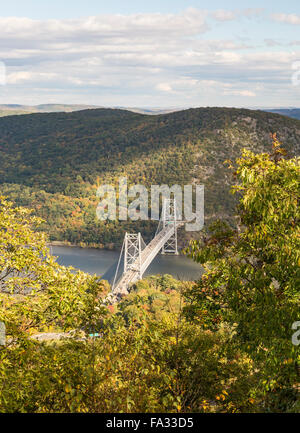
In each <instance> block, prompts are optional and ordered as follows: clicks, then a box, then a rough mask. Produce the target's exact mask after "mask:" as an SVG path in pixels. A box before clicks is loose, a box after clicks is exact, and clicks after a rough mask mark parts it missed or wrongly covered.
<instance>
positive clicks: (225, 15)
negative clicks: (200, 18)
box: [211, 9, 238, 21]
mask: <svg viewBox="0 0 300 433" xmlns="http://www.w3.org/2000/svg"><path fill="white" fill-rule="evenodd" d="M211 16H212V17H213V18H214V19H215V20H217V21H232V20H235V19H236V18H237V16H238V13H237V12H233V11H228V10H226V11H225V10H223V9H219V10H217V11H215V12H213V13H212V14H211Z"/></svg>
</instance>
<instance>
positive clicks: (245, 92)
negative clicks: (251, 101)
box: [224, 90, 256, 97]
mask: <svg viewBox="0 0 300 433" xmlns="http://www.w3.org/2000/svg"><path fill="white" fill-rule="evenodd" d="M224 95H232V96H246V97H248V96H250V97H253V96H256V93H254V92H252V91H251V90H224Z"/></svg>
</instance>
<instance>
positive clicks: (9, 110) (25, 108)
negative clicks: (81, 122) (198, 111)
mask: <svg viewBox="0 0 300 433" xmlns="http://www.w3.org/2000/svg"><path fill="white" fill-rule="evenodd" d="M95 108H104V107H101V106H98V105H80V104H73V105H72V104H40V105H19V104H0V117H4V116H14V115H20V114H33V113H60V112H65V113H70V112H72V111H81V110H88V109H95ZM111 108H112V109H120V110H128V111H132V112H134V113H140V114H150V115H154V114H165V113H172V112H174V111H179V110H180V109H179V108H165V109H164V108H138V107H132V108H131V107H111Z"/></svg>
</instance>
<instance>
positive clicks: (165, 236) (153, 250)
mask: <svg viewBox="0 0 300 433" xmlns="http://www.w3.org/2000/svg"><path fill="white" fill-rule="evenodd" d="M184 223H185V221H179V222H177V223H176V229H178V228H179V227H181V226H182V225H183V224H184ZM174 230H175V228H174V224H173V223H172V225H171V226H166V227H165V228H164V229H162V230H161V231H160V232H159V233H158V234H157V235H156V236H155V237H154V238H153V239H152V241H151V242H149V244H148V245H147V246H146V247H145V248H144V249H143V251H142V252H141V275H143V274H144V272H145V271H146V269H147V268H148V266H149V265H150V263H151V262H152V260H153V259H154V257H155V256H156V255H157V254H158V253H159V251H160V250H161V249H162V247H163V246H164V244H165V243H166V242H167V241H168V240H169V239H170V238H171V237H172V236H173V234H174ZM132 268H133V269H130V270H128V271H127V272H126V273H124V274H123V275H122V277H121V279H120V281H119V282H118V283H117V285H116V286H115V287H114V289H113V292H112V293H113V294H114V295H127V294H128V286H129V284H131V283H135V282H136V281H138V280H139V278H140V272H139V258H137V260H136V261H135V262H134V263H133V264H132Z"/></svg>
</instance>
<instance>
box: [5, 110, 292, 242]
mask: <svg viewBox="0 0 300 433" xmlns="http://www.w3.org/2000/svg"><path fill="white" fill-rule="evenodd" d="M274 132H277V134H278V136H279V138H280V140H281V141H282V142H283V143H284V146H285V148H286V149H287V151H288V154H289V156H293V155H295V154H299V145H300V121H299V120H296V119H292V118H289V117H285V116H281V115H278V114H274V113H269V112H264V111H259V110H256V111H254V110H246V109H236V108H197V109H189V110H184V111H177V112H174V113H169V114H159V115H156V116H148V115H144V114H138V113H133V112H129V111H126V110H118V109H89V110H84V111H73V112H69V113H65V112H61V113H43V114H41V113H38V114H30V115H23V116H22V115H21V116H7V117H2V118H1V119H0V161H1V164H0V193H2V194H4V195H8V196H9V197H10V198H11V199H13V200H14V201H15V202H16V203H18V204H20V205H25V206H28V207H33V208H34V209H35V210H36V213H37V214H38V215H40V216H41V217H43V218H44V219H45V220H46V223H45V224H44V226H43V227H44V229H45V230H46V231H47V232H48V233H49V235H50V237H51V239H52V240H53V241H54V240H55V241H68V242H71V243H76V244H80V243H81V244H82V245H83V244H85V245H97V246H105V247H108V248H113V247H116V246H119V245H120V243H121V241H122V238H123V234H124V232H125V231H129V232H134V231H137V230H138V231H139V230H141V231H142V233H143V236H144V237H145V240H148V239H150V237H151V236H152V234H153V231H155V228H156V227H155V226H156V224H155V223H151V222H143V223H140V222H131V221H128V222H122V223H119V222H115V221H113V222H110V221H109V222H99V221H97V220H96V218H95V210H96V206H97V197H96V190H97V187H98V186H99V185H101V184H114V185H117V183H118V179H119V177H121V176H127V177H128V182H129V184H133V183H139V184H143V185H145V186H146V187H148V188H150V186H151V185H154V184H168V185H170V186H171V185H173V184H180V185H186V184H191V183H203V184H204V185H205V213H206V218H207V220H212V219H214V218H217V217H221V218H227V219H229V220H230V219H231V218H232V217H233V214H234V206H235V197H234V196H232V194H230V192H229V191H230V185H231V184H232V182H233V179H232V177H231V174H230V172H229V170H228V169H227V168H226V166H225V165H224V161H225V160H226V159H232V160H234V159H235V158H236V157H238V156H240V155H241V151H242V149H243V148H248V149H251V150H253V151H255V152H261V151H267V152H269V151H270V150H271V139H270V133H274ZM190 236H194V233H188V234H185V239H187V238H188V237H190Z"/></svg>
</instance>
